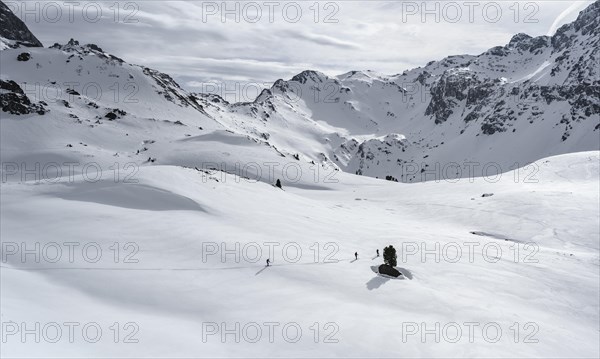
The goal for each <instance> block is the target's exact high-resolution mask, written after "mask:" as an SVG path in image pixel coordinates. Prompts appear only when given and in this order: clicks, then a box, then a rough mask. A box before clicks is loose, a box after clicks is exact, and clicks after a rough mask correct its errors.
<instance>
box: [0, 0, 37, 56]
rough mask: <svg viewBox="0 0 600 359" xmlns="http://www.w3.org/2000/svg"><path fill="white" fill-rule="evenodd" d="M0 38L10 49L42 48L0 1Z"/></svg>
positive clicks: (21, 22)
mask: <svg viewBox="0 0 600 359" xmlns="http://www.w3.org/2000/svg"><path fill="white" fill-rule="evenodd" d="M0 36H1V37H3V38H4V39H6V40H10V41H6V42H5V41H2V40H0V41H2V43H3V44H5V45H6V46H8V47H10V48H18V47H20V46H24V47H43V46H44V45H42V43H41V42H40V40H38V39H37V38H36V37H35V36H34V35H33V34H32V33H31V31H29V29H28V28H27V26H26V25H25V23H23V21H21V19H19V18H18V17H17V16H16V15H15V14H14V13H13V12H12V11H11V10H10V9H9V7H8V6H6V4H4V3H3V2H2V1H0Z"/></svg>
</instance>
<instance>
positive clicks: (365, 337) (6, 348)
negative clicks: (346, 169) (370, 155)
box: [1, 152, 600, 358]
mask: <svg viewBox="0 0 600 359" xmlns="http://www.w3.org/2000/svg"><path fill="white" fill-rule="evenodd" d="M598 163H599V158H598V152H587V153H580V154H571V155H564V156H559V157H552V158H548V159H544V160H542V161H540V162H538V163H537V165H538V166H539V167H540V172H539V173H538V174H537V176H536V179H537V180H538V183H525V182H524V181H523V180H520V181H518V183H515V181H514V178H515V177H514V176H515V174H514V173H506V174H505V176H503V177H502V179H501V180H500V181H498V182H496V183H490V182H486V181H484V180H483V179H481V178H479V179H477V180H475V181H474V183H469V181H461V182H458V183H434V182H427V183H422V184H412V185H409V184H396V183H390V182H386V181H377V180H374V179H368V178H361V177H357V176H352V175H347V174H341V175H340V182H339V183H338V184H321V185H322V187H323V189H303V188H298V187H287V188H286V191H281V190H279V189H277V188H274V187H272V186H269V185H266V184H263V183H250V182H248V181H241V182H239V183H236V182H235V181H234V180H233V178H232V177H227V178H226V179H225V180H220V181H217V180H216V179H215V178H217V179H218V178H220V174H218V173H214V174H213V179H211V178H210V176H209V175H207V174H203V173H199V172H197V171H195V170H193V169H182V168H178V167H172V166H156V167H144V168H142V169H141V170H140V172H139V173H138V174H137V176H136V178H137V179H138V180H139V183H137V184H125V183H114V181H112V179H105V180H102V181H101V182H98V183H89V182H85V181H83V180H82V178H81V177H78V178H75V179H74V180H73V181H71V182H70V183H69V181H66V180H63V181H61V182H59V183H56V184H48V183H35V182H31V181H30V182H27V183H21V184H17V183H8V184H4V185H3V186H2V218H1V219H2V223H3V225H2V229H1V230H2V233H1V234H2V238H3V241H4V242H7V241H10V242H15V243H21V242H24V243H26V245H27V246H29V247H28V248H33V246H34V244H35V243H36V242H38V243H40V245H41V247H42V248H43V247H44V246H46V245H48V243H51V242H56V243H61V246H62V248H63V249H64V250H65V251H66V247H64V246H63V245H62V243H63V242H67V241H72V242H78V243H79V247H77V250H76V251H75V252H74V258H73V261H72V263H70V262H69V258H68V256H67V255H66V252H64V253H65V254H64V255H63V256H62V257H61V258H60V261H58V262H56V263H50V262H48V261H47V260H44V259H47V258H50V257H54V254H53V253H54V252H49V253H51V254H48V255H47V257H42V260H41V261H40V263H35V262H34V261H33V259H32V258H33V257H32V256H30V258H29V259H28V260H26V261H22V260H21V258H20V255H18V254H17V255H12V254H11V255H8V254H6V253H4V255H5V256H6V260H5V262H4V263H2V271H1V276H2V277H1V279H2V313H3V314H2V315H3V321H14V322H17V323H21V322H24V323H29V324H27V325H29V327H32V326H33V324H31V323H34V322H36V321H37V322H40V323H50V322H56V323H63V322H69V321H72V322H79V323H81V324H80V325H81V326H83V325H84V324H86V323H96V324H97V326H99V327H100V328H101V329H102V330H103V333H104V335H103V337H102V338H101V340H99V341H98V342H97V343H95V344H91V343H88V342H86V341H85V340H84V337H83V335H82V334H81V331H80V329H81V327H79V328H77V330H76V331H75V336H74V342H73V343H69V342H68V340H67V336H66V334H65V335H63V337H62V339H61V340H60V341H59V342H58V343H54V344H50V343H49V342H48V341H47V340H43V339H42V340H41V343H40V344H35V345H34V344H32V343H31V341H32V340H33V339H31V338H33V337H31V338H30V339H29V340H25V342H24V343H22V342H21V341H20V337H19V336H18V334H17V335H16V336H15V335H13V336H9V337H8V341H7V343H6V344H4V345H3V346H2V355H3V356H10V357H32V356H40V355H42V356H44V357H47V356H53V357H65V358H67V357H80V356H94V357H129V356H134V357H140V356H151V357H157V358H160V357H174V356H177V357H222V356H228V357H241V356H243V357H265V356H269V357H270V356H285V357H300V356H301V357H334V356H346V357H347V356H352V357H355V356H358V357H415V356H422V357H449V356H451V357H455V356H456V357H458V356H477V357H498V356H499V355H501V356H502V357H530V356H536V357H549V356H552V357H554V356H558V357H598V355H599V352H598V348H599V345H598V344H599V343H598V321H599V320H600V317H599V314H598V313H599V312H598V310H599V306H598V295H599V294H600V293H599V290H600V288H599V283H600V282H599V273H598V260H599V255H598V249H599V247H598V221H599V219H600V217H599V212H598V208H599V207H598V201H599V197H598V171H599V168H598ZM483 193H493V194H494V195H493V196H491V197H481V195H482V194H483ZM56 208H60V211H56V210H55V209H56ZM25 213H26V215H24V214H25ZM100 219H101V220H100ZM234 223H235V225H233V224H234ZM471 232H476V233H479V234H480V235H474V234H472V233H471ZM40 233H43V236H40ZM114 242H117V243H118V245H119V246H120V247H122V248H121V249H122V252H119V253H120V254H119V256H118V258H119V263H115V260H114V252H113V251H111V250H110V249H109V248H110V247H111V246H113V243H114ZM269 242H272V243H275V244H276V245H277V246H276V247H274V248H275V251H274V252H273V253H274V254H271V255H269V254H268V253H269V252H268V250H269V247H268V246H267V244H265V243H269ZM87 243H96V244H97V246H99V247H101V248H102V249H103V253H104V255H103V256H101V258H100V260H99V261H98V262H95V263H91V262H88V261H87V260H86V259H85V257H83V255H82V254H81V252H80V248H82V247H83V246H84V245H85V244H87ZM127 243H129V244H130V246H131V243H133V244H134V245H135V247H125V245H126V244H127ZM207 243H208V244H213V243H216V245H217V248H218V246H220V245H221V243H224V245H225V246H226V247H224V248H226V249H229V250H230V251H231V250H233V249H235V248H236V247H235V246H236V243H239V246H240V249H239V252H238V255H239V256H240V259H239V261H237V262H236V260H235V258H234V255H232V254H231V253H230V254H229V255H228V256H226V258H225V260H222V257H221V255H222V253H223V252H221V250H217V251H216V252H215V251H209V250H208V249H207V248H208V247H206V244H207ZM252 243H254V245H252ZM290 243H291V244H293V248H292V249H291V250H289V251H288V252H287V253H288V254H287V255H285V254H284V252H283V249H282V248H283V247H284V246H286V245H288V246H289V244H290ZM315 243H317V246H318V247H319V249H320V250H319V252H318V253H319V254H318V256H317V257H316V259H315V251H314V249H315ZM422 243H423V244H424V245H425V246H426V247H424V248H421V249H418V250H416V251H414V250H413V248H414V247H413V246H417V248H419V246H421V245H422ZM467 243H471V246H472V248H474V250H473V252H472V254H473V258H472V259H470V258H469V251H468V250H467V249H468V247H467ZM275 244H271V246H273V245H275ZM389 244H393V245H394V246H395V247H396V248H398V250H399V253H398V262H399V267H401V268H402V272H403V273H404V274H405V278H406V279H404V280H390V279H385V278H382V277H379V276H377V275H375V273H373V272H372V271H371V268H370V267H371V266H374V265H379V263H381V259H378V258H374V254H375V249H376V248H379V249H380V250H381V249H382V248H383V246H386V245H389ZM436 245H437V246H439V248H440V249H439V250H438V251H437V253H438V255H439V257H440V259H439V260H438V261H439V263H438V262H436V259H435V256H434V255H433V254H432V253H436V250H435V248H436ZM246 246H248V247H247V248H251V249H252V248H256V246H258V247H259V248H260V249H261V252H260V254H259V255H257V254H256V253H257V252H256V251H253V250H250V251H248V252H244V251H243V250H242V248H246ZM327 246H329V247H327ZM484 246H487V247H489V248H488V249H486V250H485V251H484V250H483V248H486V247H484ZM296 248H300V249H301V251H302V255H301V256H299V257H297V255H296V254H295V253H296ZM311 248H312V249H311ZM134 249H136V250H134ZM210 249H211V250H212V249H214V248H213V247H210ZM425 249H426V250H429V254H426V252H425V251H424V250H425ZM458 249H460V251H461V252H460V253H459V252H458ZM355 251H358V253H359V259H358V261H353V259H354V258H353V253H354V252H355ZM233 252H234V253H235V250H234V251H233ZM90 253H92V254H90V256H92V257H93V256H95V255H94V254H93V253H94V252H93V251H91V252H90ZM214 253H216V254H214ZM244 253H246V254H244ZM131 254H133V256H132V257H131V258H129V259H135V260H137V261H138V262H137V263H123V261H124V260H125V259H127V257H126V256H127V255H131ZM328 255H329V257H327V256H328ZM422 255H425V258H424V259H423V258H422ZM267 257H270V258H271V260H272V261H273V264H274V265H273V266H272V267H270V268H265V267H264V261H265V260H266V258H267ZM457 258H458V259H457ZM335 260H337V262H335ZM26 293H28V294H26ZM34 293H35V295H32V294H34ZM115 322H117V323H119V325H120V326H121V327H122V328H121V332H119V333H120V334H119V335H118V339H119V343H117V344H115V343H114V341H113V334H114V332H113V331H111V330H110V329H109V327H110V326H111V325H113V323H115ZM270 322H274V323H279V324H278V325H279V326H278V327H276V330H275V331H274V334H273V340H272V342H271V341H270V340H269V335H268V333H269V332H268V327H266V326H264V324H263V323H270ZM315 322H316V323H319V324H318V326H319V327H320V331H319V334H318V337H317V338H318V340H317V343H315V341H314V327H313V329H312V330H311V329H310V328H311V327H312V326H313V325H314V323H315ZM126 323H134V324H130V325H135V326H131V327H128V328H124V327H123V326H124V325H125V324H126ZM203 323H204V326H203ZM207 323H209V324H210V325H213V324H212V323H218V325H219V326H220V325H221V323H225V325H226V326H227V328H230V329H233V328H235V325H236V323H240V326H241V328H243V327H245V326H247V325H248V324H249V323H260V324H259V326H260V328H261V333H262V336H261V337H260V338H259V340H257V342H256V343H251V341H254V338H255V334H254V333H255V332H253V331H250V332H248V333H246V334H240V339H239V341H240V342H239V343H236V342H235V336H234V335H233V334H230V335H229V336H226V337H225V340H224V341H222V339H221V331H217V332H214V333H217V334H214V335H208V334H207V333H213V332H211V331H208V329H207V327H206V325H207ZM289 323H293V324H294V325H295V326H296V327H297V326H299V327H300V328H301V330H302V336H301V337H300V338H299V340H298V341H297V342H295V343H288V342H287V341H286V339H290V338H291V339H294V338H295V337H296V335H295V334H294V328H292V329H290V332H289V335H288V336H284V334H282V328H283V326H284V325H286V324H289ZM327 323H330V324H329V325H330V326H329V327H327V328H326V327H325V325H326V324H327ZM413 323H418V325H421V323H426V324H425V325H426V327H425V328H429V329H430V330H432V329H434V328H435V325H436V323H440V326H441V328H444V327H448V325H454V324H453V323H457V324H458V325H459V327H460V328H462V331H463V332H462V334H461V335H459V336H458V338H459V340H458V341H457V342H455V343H454V342H451V341H450V340H451V339H452V340H454V339H453V338H456V334H455V333H454V332H452V331H450V332H448V333H446V334H440V335H441V339H439V340H438V341H439V342H436V340H435V335H431V334H430V335H429V336H426V338H425V340H424V341H423V340H422V339H421V334H422V333H421V330H419V331H417V332H414V333H417V334H412V335H407V334H406V331H407V328H408V327H406V325H413ZM463 323H477V324H478V327H476V329H475V331H474V333H473V337H472V340H470V339H469V334H468V327H466V326H464V324H463ZM515 323H517V327H518V328H519V332H518V333H517V334H515V333H516V332H515V330H516V328H517V327H513V326H514V325H515ZM61 325H62V324H61ZM273 325H275V324H273ZM485 325H487V326H488V327H489V326H490V325H494V328H496V327H499V328H500V329H501V330H502V334H501V335H500V337H499V338H498V342H497V343H491V342H488V341H489V340H492V339H494V340H495V338H496V334H494V330H495V329H494V328H492V329H489V333H487V332H486V333H484V332H483V331H482V328H483V327H484V326H485ZM511 327H512V329H511ZM249 328H250V329H252V328H253V327H249ZM411 328H412V327H411ZM448 328H450V329H452V328H453V327H448ZM210 329H214V327H210ZM63 330H65V333H66V329H65V327H63ZM234 332H235V331H234ZM92 333H93V332H92ZM238 333H242V332H241V329H240V331H238ZM410 333H413V332H410ZM440 333H441V332H440ZM126 334H132V336H131V337H130V338H129V339H137V340H139V342H138V343H129V344H126V343H123V340H124V339H125V337H126ZM203 335H204V337H203ZM403 335H404V336H403ZM515 335H516V339H515ZM48 336H49V337H52V336H51V334H48ZM90 336H92V338H93V334H90ZM203 338H204V340H203ZM326 339H327V340H326ZM332 340H335V341H337V342H331V343H330V342H329V341H332ZM471 341H472V342H471ZM515 341H516V342H515ZM565 343H568V345H565Z"/></svg>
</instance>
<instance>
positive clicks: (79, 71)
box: [0, 1, 600, 182]
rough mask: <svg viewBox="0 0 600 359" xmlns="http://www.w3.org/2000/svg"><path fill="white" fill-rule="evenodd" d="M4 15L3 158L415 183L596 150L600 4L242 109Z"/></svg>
mask: <svg viewBox="0 0 600 359" xmlns="http://www.w3.org/2000/svg"><path fill="white" fill-rule="evenodd" d="M0 20H1V21H0V22H1V27H0V36H1V38H0V48H2V50H3V51H1V52H0V56H1V60H2V74H1V81H0V87H1V89H2V90H1V92H0V101H1V108H2V112H1V115H2V123H1V125H2V150H3V151H2V160H3V161H25V162H27V161H29V159H31V158H33V157H32V156H33V155H31V153H32V152H31V151H33V152H34V153H36V154H38V155H39V154H44V155H45V156H47V158H48V159H60V160H66V159H77V160H84V159H89V158H94V159H95V160H97V161H100V162H103V163H111V161H113V160H114V157H121V158H123V157H124V158H127V159H128V160H131V161H134V162H136V163H142V164H153V163H161V164H175V165H184V166H202V165H204V164H206V163H219V164H223V163H224V164H225V165H226V166H227V167H228V168H231V169H232V170H233V171H236V168H235V164H236V163H248V162H253V161H255V162H258V163H259V166H260V167H262V168H264V162H268V161H272V160H275V161H288V162H297V163H298V164H301V166H310V165H312V164H318V165H320V166H321V167H323V168H326V169H329V170H342V171H345V172H350V173H355V174H359V175H366V176H372V177H379V178H387V179H390V180H398V181H402V182H419V181H424V180H433V179H436V178H437V177H440V176H441V177H443V178H456V177H466V176H469V175H476V176H479V175H481V174H485V173H483V172H482V171H483V170H485V171H488V172H490V171H491V172H495V171H502V172H504V171H508V170H511V169H514V168H515V167H520V166H524V165H526V164H528V163H530V162H533V161H535V160H538V159H540V158H544V157H548V156H552V155H556V154H563V153H571V152H578V151H587V150H598V149H600V140H599V138H600V100H599V99H600V76H599V75H600V66H598V64H599V63H600V1H596V2H594V3H593V4H592V5H590V6H589V7H588V8H587V9H585V10H584V11H582V12H581V13H580V14H579V16H578V18H577V20H575V21H574V22H572V23H570V24H567V25H564V26H562V27H561V28H560V29H558V31H557V32H556V34H555V35H554V36H552V37H548V36H540V37H535V38H533V37H530V36H528V35H526V34H517V35H515V36H514V37H513V38H512V39H511V41H510V42H509V43H508V44H507V45H505V46H497V47H493V48H491V49H490V50H488V51H486V52H484V53H482V54H480V55H476V56H474V55H458V56H449V57H447V58H444V59H443V60H440V61H432V62H430V63H428V64H427V65H426V66H424V67H422V68H416V69H412V70H409V71H405V72H403V73H402V74H396V75H391V76H385V75H381V74H377V73H374V72H371V71H351V72H348V73H345V74H342V75H339V76H334V77H331V76H328V75H325V74H323V73H320V72H317V71H304V72H302V73H300V74H298V75H296V76H294V77H293V78H292V79H290V80H287V81H284V80H277V81H276V82H275V83H274V84H273V86H272V87H271V88H270V89H266V90H264V91H263V92H262V93H261V94H260V96H258V97H257V98H256V100H254V101H253V102H245V103H228V102H227V101H225V100H224V99H223V98H221V97H219V96H217V95H211V94H194V93H190V92H188V91H186V90H184V89H182V88H181V87H180V86H179V85H178V84H177V83H176V82H175V81H174V80H173V79H172V78H171V77H170V76H168V75H166V74H163V73H161V72H159V71H156V70H152V69H149V68H146V67H143V66H137V65H131V64H128V63H126V62H125V61H123V60H122V59H120V58H118V57H116V56H113V55H110V54H108V53H105V52H104V51H103V50H102V49H101V48H100V47H99V46H97V45H93V44H88V45H80V44H79V43H78V42H77V41H76V40H71V41H69V42H68V43H67V44H64V45H60V44H55V45H53V46H51V47H50V48H43V47H41V46H42V45H41V43H40V42H39V40H37V38H36V37H35V36H34V35H33V34H32V33H31V32H30V31H29V30H28V29H27V27H26V26H25V24H23V23H22V22H21V21H20V20H19V19H18V18H17V17H16V16H14V14H12V13H11V12H10V10H9V9H8V8H7V7H6V6H5V5H4V4H2V3H1V2H0ZM69 84H70V85H69ZM48 89H52V91H48ZM49 92H50V93H52V95H49V94H48V93H49ZM68 145H70V146H68ZM25 153H29V155H25ZM36 156H37V155H36ZM473 162H475V163H478V165H475V172H474V173H469V172H468V171H467V169H468V168H469V166H471V167H470V168H473V167H472V166H473V165H472V164H471V163H473ZM490 164H492V165H493V168H492V169H491V170H489V166H490Z"/></svg>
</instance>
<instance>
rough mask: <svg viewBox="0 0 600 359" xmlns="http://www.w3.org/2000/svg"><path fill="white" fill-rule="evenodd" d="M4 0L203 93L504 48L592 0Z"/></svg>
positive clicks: (42, 30) (43, 28)
mask: <svg viewBox="0 0 600 359" xmlns="http://www.w3.org/2000/svg"><path fill="white" fill-rule="evenodd" d="M4 2H5V3H6V4H7V5H8V6H9V7H10V8H11V9H13V10H15V12H16V14H17V16H19V17H20V18H21V19H23V20H24V21H25V22H26V24H27V25H28V26H29V28H30V29H31V30H32V31H33V33H34V34H35V35H36V36H37V37H38V38H39V39H40V40H41V41H42V42H43V43H44V45H45V46H50V45H52V44H53V43H55V42H59V43H65V42H67V41H68V40H69V38H71V37H73V38H75V39H77V40H79V41H80V42H81V43H94V44H97V45H98V46H100V47H102V48H103V49H104V50H105V51H107V52H110V53H112V54H114V55H116V56H119V57H121V58H123V59H124V60H126V61H128V62H131V63H136V64H140V65H144V66H148V67H152V68H155V69H158V70H160V71H163V72H166V73H168V74H170V75H172V76H174V77H175V78H176V80H177V81H178V82H179V83H180V84H181V85H182V86H183V87H185V88H187V89H189V90H191V91H197V92H200V91H201V90H202V88H203V86H204V87H206V85H203V84H206V83H212V82H223V81H225V82H227V83H231V82H235V81H239V82H256V83H265V84H267V83H272V82H274V81H275V80H277V79H279V78H284V79H289V78H290V77H291V76H293V75H294V74H296V73H298V72H300V71H302V70H305V69H314V70H319V71H323V72H325V73H327V74H329V75H337V74H341V73H344V72H347V71H350V70H367V69H369V70H374V71H378V72H381V73H384V74H395V73H400V72H402V71H404V70H406V69H410V68H414V67H417V66H422V65H424V64H426V63H427V62H429V61H430V60H438V59H441V58H443V57H445V56H448V55H453V54H478V53H481V52H483V51H485V50H487V49H489V48H490V47H493V46H497V45H504V44H506V43H507V42H508V41H509V40H510V38H511V37H512V35H514V34H515V33H519V32H524V33H527V34H529V35H532V36H538V35H546V34H549V33H553V32H554V30H555V29H556V28H557V27H558V26H559V25H562V24H564V23H567V22H570V21H573V20H574V19H575V18H576V16H577V13H578V12H579V11H580V10H582V9H583V8H585V7H586V6H587V5H589V4H590V3H592V1H576V2H574V1H556V0H552V1H535V2H534V1H519V2H517V1H496V2H476V1H456V2H453V1H428V2H426V3H425V2H422V1H368V2H362V1H321V2H318V3H316V5H315V1H312V0H311V1H296V2H285V1H270V0H265V1H260V0H259V1H254V2H252V1H250V2H242V1H228V2H227V3H226V4H225V3H224V2H222V1H214V2H213V1H129V2H127V1H122V2H117V3H116V4H118V7H117V6H115V1H109V2H90V1H87V2H86V1H79V5H76V4H77V2H69V1H52V2H49V1H48V2H37V3H34V2H30V1H27V2H24V1H6V0H5V1H4ZM424 4H425V5H424ZM36 6H37V8H36ZM25 7H26V8H25ZM59 8H60V10H59ZM117 9H118V10H117ZM40 14H41V15H40ZM36 15H38V18H37V19H36ZM236 16H237V17H238V19H237V22H236Z"/></svg>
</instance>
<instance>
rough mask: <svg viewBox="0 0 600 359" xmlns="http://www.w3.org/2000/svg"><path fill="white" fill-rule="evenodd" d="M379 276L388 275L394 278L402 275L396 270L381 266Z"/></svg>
mask: <svg viewBox="0 0 600 359" xmlns="http://www.w3.org/2000/svg"><path fill="white" fill-rule="evenodd" d="M379 274H385V275H389V276H391V277H394V278H397V277H399V276H401V275H402V273H400V272H399V271H398V270H397V269H396V268H394V267H390V266H388V265H387V264H382V265H380V266H379Z"/></svg>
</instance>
